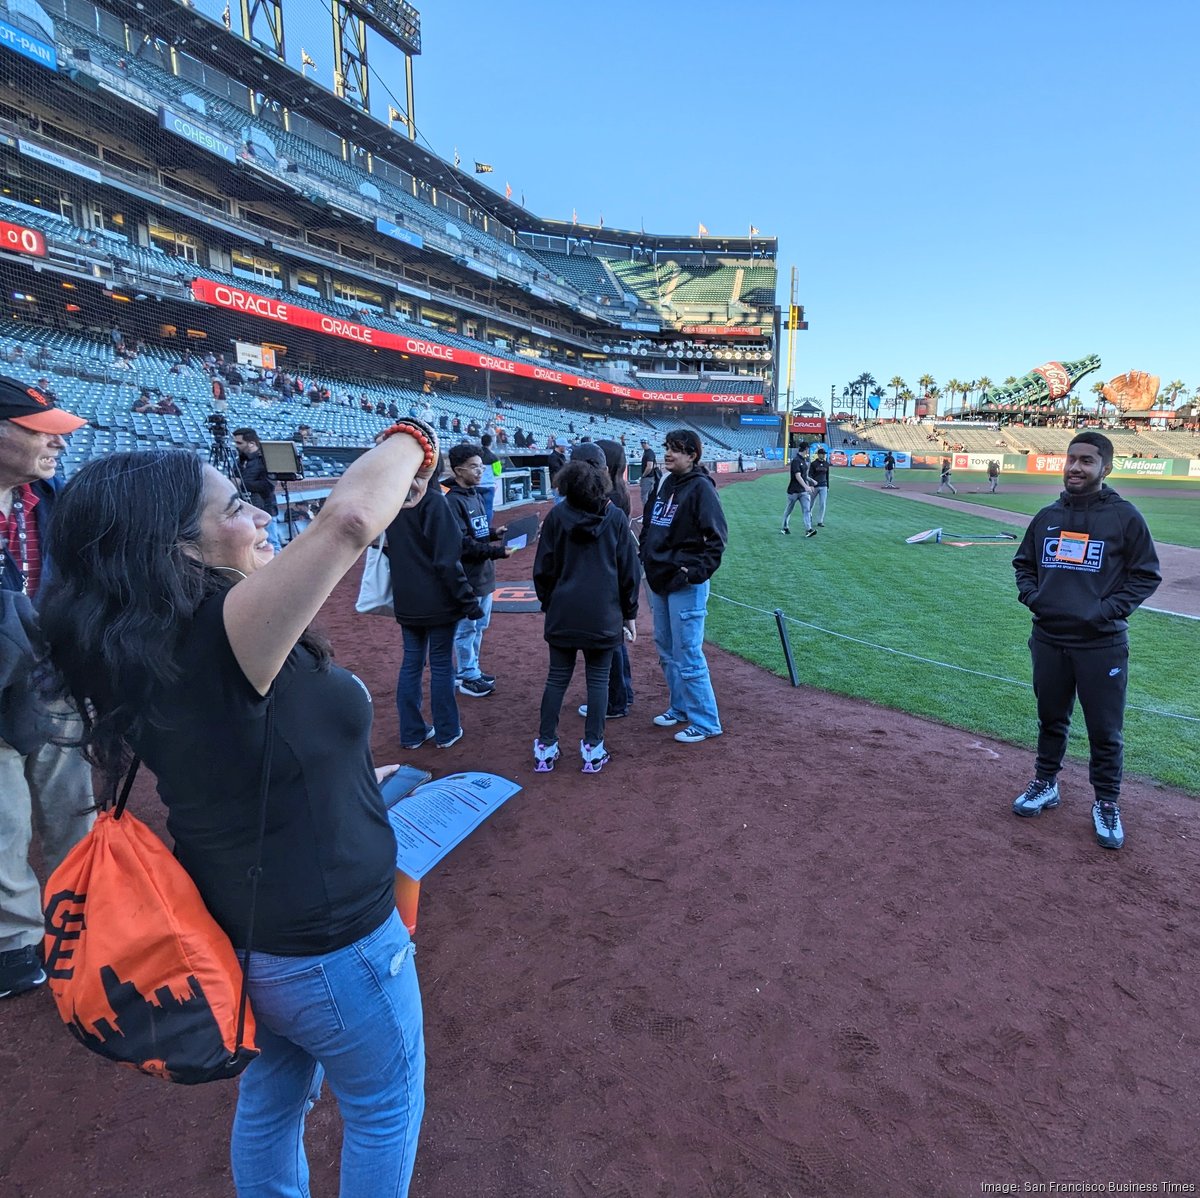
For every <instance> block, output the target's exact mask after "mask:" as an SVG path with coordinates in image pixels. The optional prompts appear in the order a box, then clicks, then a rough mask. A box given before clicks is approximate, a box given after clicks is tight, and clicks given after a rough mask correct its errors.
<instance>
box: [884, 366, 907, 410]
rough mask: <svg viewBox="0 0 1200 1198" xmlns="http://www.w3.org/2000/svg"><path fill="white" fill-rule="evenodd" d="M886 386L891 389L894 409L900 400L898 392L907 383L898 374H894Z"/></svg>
mask: <svg viewBox="0 0 1200 1198" xmlns="http://www.w3.org/2000/svg"><path fill="white" fill-rule="evenodd" d="M888 386H889V387H891V389H892V401H893V402H892V408H893V409H895V407H896V404H897V403H899V402H900V392H901V391H902V390H903V389H904V388H905V387H907V386H908V384H907V383H906V382H905V381H904V380H903V379H902V378H901V377H900V376H899V375H898V374H894V375H892V377H891V378H890V379H889V380H888Z"/></svg>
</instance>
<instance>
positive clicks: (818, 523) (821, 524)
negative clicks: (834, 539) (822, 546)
mask: <svg viewBox="0 0 1200 1198" xmlns="http://www.w3.org/2000/svg"><path fill="white" fill-rule="evenodd" d="M817 527H818V528H824V527H825V525H824V523H823V522H822V521H820V520H818V521H817Z"/></svg>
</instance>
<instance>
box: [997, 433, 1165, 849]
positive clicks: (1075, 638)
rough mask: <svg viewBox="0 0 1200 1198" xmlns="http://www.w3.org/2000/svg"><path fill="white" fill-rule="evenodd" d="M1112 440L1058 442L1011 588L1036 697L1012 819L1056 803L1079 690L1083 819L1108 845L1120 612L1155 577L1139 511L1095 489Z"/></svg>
mask: <svg viewBox="0 0 1200 1198" xmlns="http://www.w3.org/2000/svg"><path fill="white" fill-rule="evenodd" d="M1112 462H1113V447H1112V442H1111V441H1110V440H1109V439H1108V438H1107V437H1105V436H1104V435H1103V434H1101V433H1095V432H1091V431H1087V432H1082V433H1080V434H1079V435H1078V436H1077V437H1075V439H1074V440H1073V441H1072V442H1071V444H1070V445H1069V446H1068V447H1067V461H1066V466H1065V467H1064V469H1063V487H1064V488H1065V489H1064V490H1063V493H1062V494H1061V495H1060V496H1059V498H1058V500H1057V501H1056V502H1055V503H1052V504H1051V505H1050V506H1049V507H1046V508H1043V509H1042V510H1041V511H1040V512H1038V514H1037V515H1036V516H1034V518H1033V520H1032V521H1031V522H1030V524H1029V527H1028V529H1026V532H1025V539H1024V540H1023V541H1022V542H1021V548H1020V549H1019V550H1018V551H1017V556H1016V557H1015V558H1013V568H1014V570H1016V574H1017V593H1018V596H1019V597H1020V600H1021V602H1022V603H1024V604H1025V606H1026V607H1028V608H1029V610H1030V611H1031V612H1033V635H1032V636H1031V637H1030V640H1029V648H1030V652H1031V654H1032V656H1033V691H1034V694H1035V695H1036V696H1037V713H1038V746H1037V763H1036V768H1035V777H1034V779H1033V781H1032V782H1030V783H1029V785H1028V786H1027V787H1026V788H1025V791H1024V793H1023V794H1021V795H1019V796H1018V797H1017V799H1016V801H1015V802H1014V803H1013V811H1014V812H1015V813H1016V814H1017V815H1025V816H1029V815H1040V814H1041V812H1042V811H1044V810H1046V809H1048V808H1051V807H1057V806H1058V802H1059V793H1058V781H1057V777H1058V772H1059V770H1060V769H1061V768H1062V761H1063V755H1064V753H1065V752H1066V748H1067V733H1068V731H1069V729H1070V726H1071V712H1072V709H1073V708H1074V706H1075V697H1076V695H1078V697H1079V703H1080V706H1081V707H1082V708H1083V716H1084V720H1085V721H1086V723H1087V731H1088V742H1089V744H1090V746H1091V763H1090V771H1089V778H1090V781H1091V784H1092V788H1093V790H1094V791H1095V794H1096V801H1095V803H1094V804H1093V807H1092V823H1093V825H1094V827H1095V831H1096V839H1097V840H1098V841H1099V842H1100V844H1101V845H1103V846H1104V847H1105V848H1109V849H1119V848H1120V847H1121V845H1122V844H1124V842H1125V833H1124V829H1123V828H1122V826H1121V811H1120V807H1119V805H1118V800H1119V799H1120V794H1121V772H1122V766H1123V750H1124V740H1123V738H1122V734H1121V727H1122V723H1123V721H1124V716H1125V688H1126V683H1127V672H1128V664H1129V633H1128V628H1129V624H1128V616H1129V615H1130V613H1131V612H1132V611H1134V609H1135V608H1137V607H1138V606H1139V604H1141V603H1143V602H1145V600H1146V599H1148V598H1149V597H1150V596H1151V595H1152V594H1153V593H1154V591H1155V589H1156V588H1157V587H1158V584H1159V583H1160V582H1161V581H1162V576H1161V575H1160V574H1159V569H1158V555H1157V554H1156V553H1155V551H1154V542H1153V540H1152V539H1151V537H1150V530H1149V529H1148V528H1147V527H1146V522H1145V520H1143V519H1142V515H1141V513H1140V512H1139V511H1138V510H1137V508H1135V507H1134V506H1133V504H1131V503H1128V502H1127V501H1126V500H1124V499H1122V498H1121V497H1120V495H1118V494H1117V493H1116V492H1115V491H1112V490H1110V489H1109V488H1108V487H1107V486H1105V485H1104V478H1105V476H1106V475H1107V474H1108V473H1109V471H1110V470H1112Z"/></svg>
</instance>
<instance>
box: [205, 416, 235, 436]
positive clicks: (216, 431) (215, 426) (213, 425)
mask: <svg viewBox="0 0 1200 1198" xmlns="http://www.w3.org/2000/svg"><path fill="white" fill-rule="evenodd" d="M205 423H206V424H207V425H208V431H209V432H210V433H211V434H212V437H213V440H214V441H224V440H225V438H226V437H228V436H229V421H228V420H226V419H225V416H224V414H223V413H221V412H210V413H209V414H208V416H207V417H206V419H205Z"/></svg>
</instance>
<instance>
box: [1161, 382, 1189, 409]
mask: <svg viewBox="0 0 1200 1198" xmlns="http://www.w3.org/2000/svg"><path fill="white" fill-rule="evenodd" d="M1163 390H1164V391H1166V393H1167V407H1169V408H1170V409H1171V410H1172V411H1174V410H1175V397H1176V396H1177V395H1178V394H1179V393H1180V391H1186V390H1187V384H1186V383H1185V382H1184V381H1183V380H1182V379H1172V380H1171V382H1169V383H1168V384H1167V385H1166V387H1164V388H1163Z"/></svg>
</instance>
